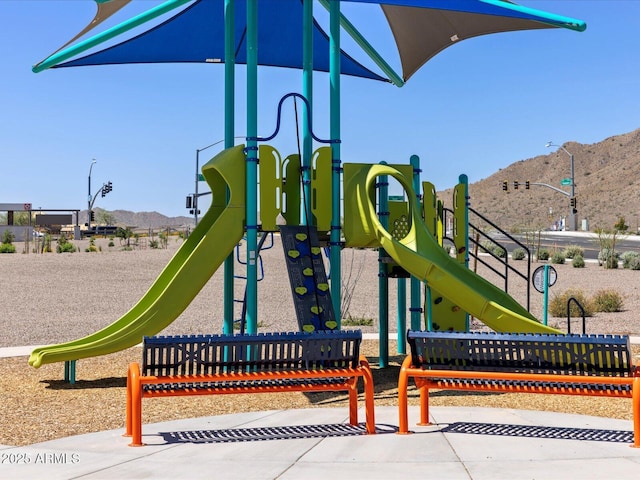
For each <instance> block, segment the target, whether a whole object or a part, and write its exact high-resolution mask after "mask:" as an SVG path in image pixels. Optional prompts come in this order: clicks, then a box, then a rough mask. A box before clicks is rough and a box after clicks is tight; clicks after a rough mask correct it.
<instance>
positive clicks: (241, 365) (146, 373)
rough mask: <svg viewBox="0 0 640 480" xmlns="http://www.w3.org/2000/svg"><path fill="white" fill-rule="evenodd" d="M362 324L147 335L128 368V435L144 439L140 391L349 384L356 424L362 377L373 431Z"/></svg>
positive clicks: (342, 387) (138, 441)
mask: <svg viewBox="0 0 640 480" xmlns="http://www.w3.org/2000/svg"><path fill="white" fill-rule="evenodd" d="M361 341H362V333H361V332H360V331H336V332H330V331H327V332H314V333H303V332H300V333H264V334H255V335H207V336H202V335H201V336H176V337H145V338H144V342H143V354H142V367H140V365H139V364H138V363H135V362H134V363H131V364H130V365H129V371H128V375H127V424H126V434H125V435H126V436H131V437H132V442H131V444H130V445H131V446H141V445H143V443H142V398H152V397H169V396H183V395H216V394H232V393H269V392H302V391H305V392H307V391H308V392H319V391H347V392H348V393H349V420H350V423H351V424H352V425H357V424H358V378H360V377H362V379H363V381H364V394H365V410H366V429H367V432H368V433H375V419H374V409H373V377H372V375H371V369H370V368H369V364H368V362H367V360H366V359H365V358H364V356H361V355H360V343H361Z"/></svg>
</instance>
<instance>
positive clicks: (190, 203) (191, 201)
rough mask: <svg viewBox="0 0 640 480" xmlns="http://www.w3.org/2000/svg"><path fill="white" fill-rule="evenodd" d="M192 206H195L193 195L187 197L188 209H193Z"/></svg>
mask: <svg viewBox="0 0 640 480" xmlns="http://www.w3.org/2000/svg"><path fill="white" fill-rule="evenodd" d="M192 206H193V197H192V196H191V195H187V203H186V208H191V207H192ZM191 213H193V212H191Z"/></svg>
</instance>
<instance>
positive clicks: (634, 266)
mask: <svg viewBox="0 0 640 480" xmlns="http://www.w3.org/2000/svg"><path fill="white" fill-rule="evenodd" d="M627 268H629V270H640V256H638V257H635V258H633V259H631V260H630V261H629V267H627Z"/></svg>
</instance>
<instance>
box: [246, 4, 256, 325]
mask: <svg viewBox="0 0 640 480" xmlns="http://www.w3.org/2000/svg"><path fill="white" fill-rule="evenodd" d="M257 137H258V1H257V0H247V147H246V148H247V333H250V334H251V333H256V332H257V329H258V268H257V264H258V142H257V140H256V139H257Z"/></svg>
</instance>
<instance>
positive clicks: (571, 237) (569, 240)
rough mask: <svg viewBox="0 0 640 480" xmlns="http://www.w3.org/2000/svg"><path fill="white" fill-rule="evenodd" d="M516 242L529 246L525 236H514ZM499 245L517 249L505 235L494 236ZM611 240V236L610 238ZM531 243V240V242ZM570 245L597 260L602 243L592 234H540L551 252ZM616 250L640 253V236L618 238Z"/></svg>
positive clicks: (586, 258)
mask: <svg viewBox="0 0 640 480" xmlns="http://www.w3.org/2000/svg"><path fill="white" fill-rule="evenodd" d="M511 236H512V237H514V238H515V239H516V240H518V241H520V242H522V243H523V244H525V245H527V237H526V235H524V234H512V235H511ZM491 238H493V239H494V240H495V241H496V242H497V243H499V244H500V245H502V246H503V247H505V248H506V249H507V251H509V252H511V251H512V250H513V249H514V248H516V247H517V244H515V243H514V242H513V241H512V240H510V239H509V238H508V237H507V236H506V235H503V234H498V233H496V234H492V235H491ZM608 238H610V236H609V237H608ZM530 241H531V240H530ZM537 242H538V238H537V234H536V238H535V243H534V244H535V245H536V246H537ZM569 245H577V246H579V247H581V248H582V249H583V250H584V258H585V260H597V259H598V252H599V251H600V243H599V241H598V235H596V234H595V233H590V232H553V231H544V232H540V247H541V248H546V249H547V250H549V251H550V252H553V250H564V249H565V248H566V247H567V246H569ZM615 249H616V251H617V252H620V253H623V252H626V251H636V252H640V235H620V236H617V237H616V244H615Z"/></svg>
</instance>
